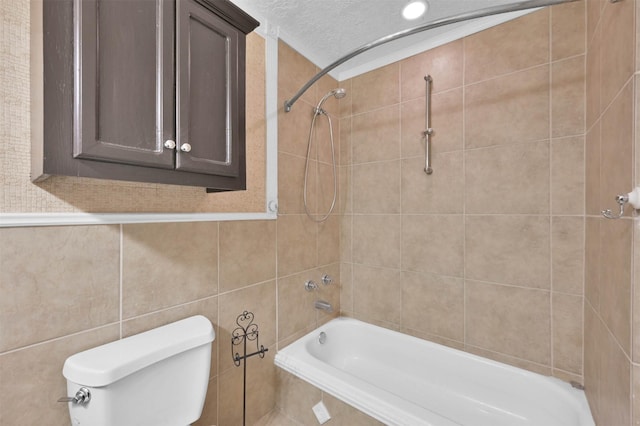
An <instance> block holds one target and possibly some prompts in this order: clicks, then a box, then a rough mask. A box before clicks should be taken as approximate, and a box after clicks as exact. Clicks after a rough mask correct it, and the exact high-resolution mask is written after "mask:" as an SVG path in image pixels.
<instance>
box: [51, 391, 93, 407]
mask: <svg viewBox="0 0 640 426" xmlns="http://www.w3.org/2000/svg"><path fill="white" fill-rule="evenodd" d="M89 401H91V391H90V390H89V389H87V388H85V387H81V388H80V389H78V392H76V394H75V396H63V397H62V398H60V399H58V402H72V403H74V404H80V405H86V404H88V403H89Z"/></svg>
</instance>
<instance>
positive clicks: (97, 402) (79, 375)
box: [62, 316, 215, 426]
mask: <svg viewBox="0 0 640 426" xmlns="http://www.w3.org/2000/svg"><path fill="white" fill-rule="evenodd" d="M214 338H215V333H214V331H213V327H212V325H211V322H210V321H209V320H208V319H207V318H205V317H203V316H194V317H191V318H187V319H184V320H181V321H177V322H174V323H171V324H168V325H165V326H163V327H159V328H156V329H153V330H150V331H147V332H144V333H140V334H136V335H135V336H131V337H127V338H125V339H122V340H118V341H115V342H112V343H108V344H106V345H103V346H98V347H96V348H93V349H89V350H87V351H84V352H80V353H77V354H75V355H72V356H70V357H69V358H67V360H66V361H65V363H64V368H63V370H62V373H63V374H64V377H65V378H66V379H67V392H68V395H69V397H68V398H66V399H64V398H63V400H66V401H68V403H69V414H70V415H71V424H72V425H73V426H187V425H189V424H191V423H193V422H195V421H196V420H198V419H199V418H200V415H201V414H202V407H203V406H204V400H205V396H206V394H207V385H208V384H209V368H210V365H211V342H212V341H213V339H214Z"/></svg>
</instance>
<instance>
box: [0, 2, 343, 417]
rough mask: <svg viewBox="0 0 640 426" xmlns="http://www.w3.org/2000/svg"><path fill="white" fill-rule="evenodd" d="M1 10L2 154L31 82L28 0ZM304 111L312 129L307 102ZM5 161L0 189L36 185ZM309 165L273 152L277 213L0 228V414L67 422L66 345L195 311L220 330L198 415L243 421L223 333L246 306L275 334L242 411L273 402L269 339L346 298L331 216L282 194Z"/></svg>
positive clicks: (264, 338) (253, 39)
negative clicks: (264, 217) (327, 282)
mask: <svg viewBox="0 0 640 426" xmlns="http://www.w3.org/2000/svg"><path fill="white" fill-rule="evenodd" d="M0 19H1V21H0V22H2V25H1V26H0V31H1V34H2V38H0V63H1V64H3V66H2V68H0V72H1V73H0V89H1V90H0V94H3V96H2V97H1V99H0V102H2V103H0V106H1V110H0V134H1V135H2V136H3V137H2V139H1V140H0V148H1V149H0V163H1V164H2V165H5V166H6V165H8V164H10V163H11V161H12V159H13V158H14V156H18V154H19V153H24V152H25V151H26V152H28V150H29V148H28V147H29V143H30V141H29V121H28V117H29V108H30V103H29V90H15V89H16V87H18V88H20V87H23V86H24V85H25V84H27V83H25V82H28V67H29V64H28V61H29V39H28V35H29V3H28V2H14V1H10V0H0ZM249 43H250V45H251V46H249V47H248V52H252V53H251V54H250V57H248V58H247V64H248V67H249V68H251V67H263V66H264V40H262V39H261V38H260V37H259V36H256V35H251V36H250V41H249ZM280 51H281V55H280V58H279V61H280V63H279V68H280V72H281V74H284V75H287V74H289V75H295V74H296V72H298V70H299V62H300V57H299V55H297V54H293V53H292V51H290V49H288V48H287V47H286V46H284V45H282V46H281V49H280ZM8 64H10V66H9V65H8ZM254 71H255V70H254ZM263 71H264V69H263V70H262V72H263ZM248 74H250V75H253V76H255V74H253V73H251V71H250V70H248ZM259 75H260V73H258V76H259ZM263 76H264V75H263ZM261 81H262V83H264V79H262V80H261ZM255 83H256V82H255V81H253V82H252V83H251V84H252V85H255ZM322 84H323V85H330V86H331V85H335V82H331V80H330V79H325V80H324V81H323V83H322ZM263 90H264V88H263ZM296 90H297V89H296ZM262 93H264V92H262ZM282 93H283V94H282V96H290V94H291V93H292V91H291V90H289V88H287V89H286V90H284V91H283V92H282ZM247 103H248V105H247V108H248V110H249V109H251V108H260V105H264V98H263V97H262V98H260V97H258V98H256V97H250V98H248V99H247ZM256 103H257V106H256ZM302 104H303V101H301V103H300V104H299V108H298V109H299V110H302ZM297 106H298V105H297ZM329 107H331V106H330V105H329ZM333 108H335V106H334V107H333ZM307 112H309V109H307ZM18 117H22V118H21V119H18ZM283 117H284V116H283V115H282V114H281V125H280V131H281V136H280V143H281V147H282V148H281V152H280V156H281V158H282V157H283V156H285V155H288V154H287V153H289V152H290V150H289V151H288V150H287V147H288V146H290V147H295V148H293V149H297V145H299V146H303V147H305V146H306V145H305V144H306V136H303V137H301V138H299V140H295V141H293V140H288V138H293V137H296V135H295V132H292V131H291V130H290V129H291V128H293V127H295V125H296V123H297V122H296V121H295V120H294V121H292V120H282V118H283ZM305 120H306V123H302V125H303V126H307V129H308V124H309V123H310V116H309V115H308V114H307V116H306V117H305ZM258 124H259V125H260V126H261V128H262V129H263V130H262V131H264V123H258ZM252 130H255V129H252ZM254 134H255V132H254ZM251 148H252V147H249V149H251ZM23 155H24V154H23ZM298 157H299V156H298ZM312 161H313V164H314V168H313V169H312V172H311V174H310V179H309V180H310V182H311V183H310V186H311V188H312V191H313V192H311V193H310V195H309V198H310V201H311V205H312V206H313V207H312V211H315V209H319V208H324V207H325V205H324V203H323V202H322V200H317V198H319V197H321V196H322V192H321V190H322V189H323V188H325V187H327V185H329V187H330V182H329V183H328V182H325V178H324V177H322V176H317V175H316V170H317V169H322V168H324V167H326V161H325V160H324V159H323V158H320V159H318V158H317V157H316V155H315V154H314V155H313V156H312ZM11 164H13V163H11ZM11 170H14V169H11V168H7V167H3V170H2V174H0V177H1V178H2V182H1V183H2V184H1V185H0V190H2V191H4V190H5V189H6V188H11V190H12V191H13V190H14V189H15V188H19V187H22V186H28V185H30V183H29V182H28V176H23V175H22V174H11V173H9V174H8V175H7V171H11ZM303 172H304V168H301V167H300V158H296V161H282V162H281V164H280V167H279V174H280V182H281V185H280V190H281V192H282V194H283V196H282V198H281V210H282V213H283V214H282V215H281V216H280V217H279V219H278V220H277V221H239V222H220V223H217V222H208V223H166V224H129V225H126V224H125V225H112V226H67V227H34V228H0V425H1V426H14V425H19V424H20V425H60V426H63V425H69V424H70V420H69V415H68V412H67V408H66V405H64V404H59V403H56V400H57V399H58V398H59V397H61V396H64V395H66V393H67V391H66V384H65V381H64V378H63V376H62V366H63V363H64V360H65V359H66V358H67V357H68V356H69V355H71V354H73V353H76V352H78V351H81V350H84V349H88V348H91V347H94V346H97V345H100V344H103V343H106V342H109V341H113V340H116V339H118V338H121V337H126V336H129V335H131V334H135V333H138V332H141V331H144V330H148V329H150V328H153V327H157V326H160V325H162V324H166V323H168V322H171V321H175V320H178V319H181V318H185V317H187V316H191V315H196V314H201V315H205V316H206V317H208V318H209V319H210V320H211V321H212V322H213V324H214V327H215V331H216V339H215V342H214V346H213V361H212V368H211V381H210V383H209V391H208V395H207V400H206V403H205V409H204V413H203V416H202V418H201V419H200V420H199V421H198V423H197V424H198V425H220V426H224V425H226V426H236V425H238V424H241V415H242V369H241V368H236V367H234V366H233V364H232V361H231V348H230V333H231V331H232V330H233V329H234V328H235V327H236V324H235V319H236V317H237V315H239V314H240V313H242V312H243V311H244V310H249V311H252V312H254V313H255V322H256V323H257V324H258V325H259V327H260V343H261V344H263V345H264V346H265V347H268V348H269V352H268V353H267V355H266V357H265V359H263V360H260V359H259V358H257V357H254V358H251V359H250V360H249V368H248V380H247V383H248V389H247V402H248V410H247V414H248V419H247V424H254V423H255V422H256V421H257V420H258V419H259V418H261V417H263V416H264V415H266V414H267V413H269V412H271V411H272V410H273V408H274V407H275V401H276V396H277V392H276V389H277V383H278V382H277V377H276V368H275V366H274V364H273V356H274V354H275V352H276V350H277V348H278V347H279V346H282V345H283V344H286V343H287V342H290V341H291V340H292V339H293V338H295V337H296V336H299V335H300V334H301V333H303V332H304V331H306V330H309V329H312V328H315V327H316V326H317V325H318V324H319V323H321V322H323V321H326V320H327V319H329V318H330V316H329V315H325V314H324V313H319V312H317V311H316V310H315V309H314V308H313V302H314V300H315V299H319V298H322V299H326V300H328V301H330V302H331V303H333V305H334V307H335V313H334V314H332V315H337V313H338V312H339V310H340V307H339V303H340V300H339V286H340V277H339V273H340V270H339V255H340V253H339V248H338V244H339V229H338V225H339V221H337V220H336V219H334V218H331V220H329V221H328V222H327V223H326V224H323V225H318V224H316V223H314V222H311V221H310V220H309V219H308V218H307V217H306V216H305V215H304V214H302V210H301V209H300V206H299V205H296V206H295V207H293V205H292V204H290V203H289V201H288V199H287V191H289V192H291V191H299V190H300V188H302V181H303ZM25 179H26V180H25ZM261 184H262V185H263V183H261ZM103 185H104V183H103ZM262 188H264V186H262ZM58 189H59V190H60V191H61V192H57V193H56V194H57V195H58V196H61V197H63V198H64V199H65V200H67V201H68V200H78V199H82V196H81V194H82V191H83V189H82V188H78V187H74V186H73V185H69V187H68V188H67V189H64V188H62V189H61V188H58ZM0 195H7V194H4V193H3V194H0ZM10 195H11V197H10V198H11V199H13V200H16V199H21V197H22V195H20V194H13V193H12V194H10ZM0 200H4V198H3V197H2V196H0ZM41 201H42V200H41ZM34 202H35V203H36V204H38V201H37V200H36V201H34ZM154 206H155V205H154ZM0 207H7V206H0ZM151 207H152V209H153V208H154V207H153V206H151ZM141 208H142V209H144V206H142V207H141ZM0 211H4V209H3V208H0ZM336 214H337V212H336ZM324 273H328V274H330V275H332V276H333V278H334V284H333V285H331V286H329V287H323V288H322V289H321V290H320V291H319V292H316V293H307V292H305V291H304V289H303V284H304V281H305V280H307V279H314V280H316V281H319V279H320V277H321V275H322V274H324Z"/></svg>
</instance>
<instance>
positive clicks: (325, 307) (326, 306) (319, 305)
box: [315, 300, 333, 313]
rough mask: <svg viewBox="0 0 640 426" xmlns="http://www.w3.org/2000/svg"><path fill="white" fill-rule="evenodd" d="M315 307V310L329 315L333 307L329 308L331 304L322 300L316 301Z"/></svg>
mask: <svg viewBox="0 0 640 426" xmlns="http://www.w3.org/2000/svg"><path fill="white" fill-rule="evenodd" d="M315 307H316V309H321V310H323V311H327V312H329V313H331V312H333V306H331V303H329V302H327V301H324V300H316V304H315Z"/></svg>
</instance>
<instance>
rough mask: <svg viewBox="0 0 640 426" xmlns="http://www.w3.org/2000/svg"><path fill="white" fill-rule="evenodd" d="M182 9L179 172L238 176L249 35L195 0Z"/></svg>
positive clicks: (179, 32) (178, 35) (182, 3)
mask: <svg viewBox="0 0 640 426" xmlns="http://www.w3.org/2000/svg"><path fill="white" fill-rule="evenodd" d="M177 9H178V12H177V13H178V19H177V21H176V22H177V28H176V40H177V41H176V43H177V46H176V47H177V53H176V56H177V64H178V65H177V80H178V85H177V87H176V98H177V101H176V102H177V103H178V110H177V126H178V141H177V142H178V151H177V154H176V168H177V169H178V170H184V171H189V172H197V173H205V174H212V175H223V176H238V173H239V170H240V168H239V161H240V158H239V157H240V156H239V151H240V148H239V139H240V128H239V123H241V122H243V121H242V120H241V118H240V114H241V113H242V114H244V111H240V108H239V105H240V104H239V95H238V92H239V91H238V84H239V83H240V82H239V81H238V60H239V57H238V43H239V38H240V37H244V34H242V33H241V32H239V31H238V30H237V29H236V28H235V27H233V26H231V25H230V24H228V23H227V22H226V21H224V20H223V19H221V18H220V17H218V16H217V15H215V14H213V13H212V12H211V11H210V10H208V9H207V8H205V7H203V6H202V5H200V4H199V3H197V2H196V1H195V0H179V1H178V8H177ZM241 83H242V84H244V81H242V82H241Z"/></svg>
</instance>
